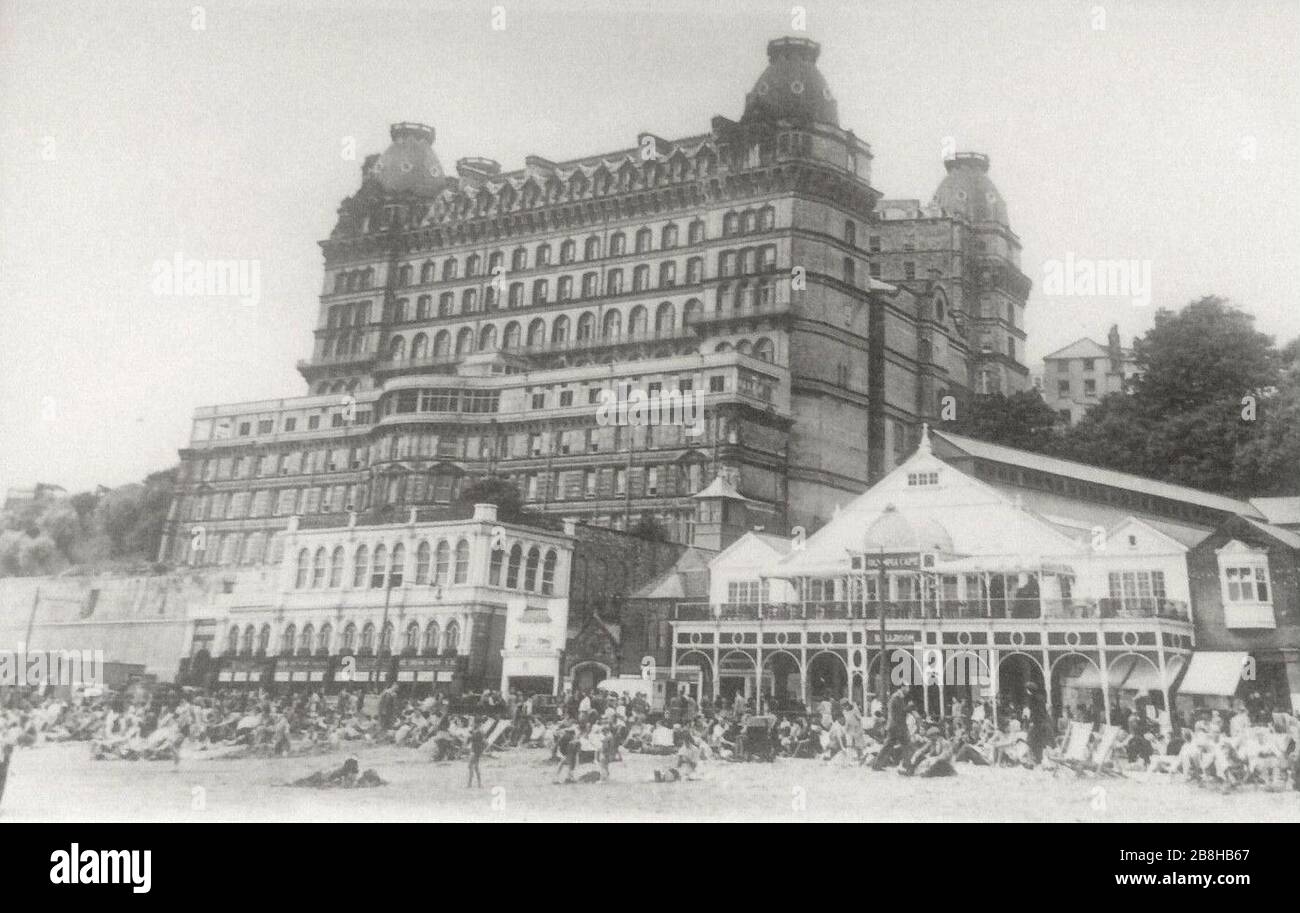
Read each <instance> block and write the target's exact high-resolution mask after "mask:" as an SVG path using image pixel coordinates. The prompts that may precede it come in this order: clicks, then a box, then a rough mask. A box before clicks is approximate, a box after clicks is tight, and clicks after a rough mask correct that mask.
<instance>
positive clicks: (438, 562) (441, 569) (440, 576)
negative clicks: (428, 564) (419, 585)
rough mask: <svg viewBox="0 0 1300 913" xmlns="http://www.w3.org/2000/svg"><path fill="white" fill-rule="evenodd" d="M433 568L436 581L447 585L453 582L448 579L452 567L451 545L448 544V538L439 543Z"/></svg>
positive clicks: (434, 580)
mask: <svg viewBox="0 0 1300 913" xmlns="http://www.w3.org/2000/svg"><path fill="white" fill-rule="evenodd" d="M433 568H434V571H433V582H434V583H438V584H442V585H443V586H446V585H447V584H448V583H450V582H451V581H449V580H448V579H447V574H448V572H449V570H450V568H451V546H450V545H448V544H447V540H446V539H443V540H442V541H441V542H439V543H438V548H437V549H436V550H435V552H434V562H433Z"/></svg>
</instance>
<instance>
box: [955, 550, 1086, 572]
mask: <svg viewBox="0 0 1300 913" xmlns="http://www.w3.org/2000/svg"><path fill="white" fill-rule="evenodd" d="M932 570H934V571H935V572H936V573H939V574H978V573H987V574H1038V573H1043V574H1056V575H1058V576H1061V577H1074V576H1076V575H1075V573H1074V568H1072V567H1070V566H1069V565H1068V564H1060V563H1058V562H1054V561H1048V560H1044V559H1042V558H1018V557H1016V556H1014V555H989V556H987V557H986V556H983V555H976V556H973V557H969V558H954V559H952V560H951V561H940V562H938V563H937V564H935V566H934V567H933V568H932Z"/></svg>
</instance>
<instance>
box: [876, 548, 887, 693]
mask: <svg viewBox="0 0 1300 913" xmlns="http://www.w3.org/2000/svg"><path fill="white" fill-rule="evenodd" d="M876 605H877V607H878V608H877V611H878V612H879V613H880V703H881V705H882V706H883V705H884V704H885V703H886V700H887V695H888V694H889V672H888V671H887V670H886V669H885V547H884V546H883V545H882V546H880V561H879V563H878V564H877V565H876Z"/></svg>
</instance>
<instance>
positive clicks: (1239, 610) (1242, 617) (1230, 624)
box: [1223, 602, 1277, 630]
mask: <svg viewBox="0 0 1300 913" xmlns="http://www.w3.org/2000/svg"><path fill="white" fill-rule="evenodd" d="M1223 626H1224V627H1225V628H1254V629H1256V630H1272V629H1274V628H1276V627H1277V617H1276V616H1275V615H1274V614H1273V604H1272V603H1271V602H1247V603H1227V604H1225V605H1224V607H1223Z"/></svg>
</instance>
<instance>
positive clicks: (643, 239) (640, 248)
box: [636, 228, 651, 254]
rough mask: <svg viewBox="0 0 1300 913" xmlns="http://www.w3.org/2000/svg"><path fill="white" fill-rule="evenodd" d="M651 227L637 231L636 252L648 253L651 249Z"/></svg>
mask: <svg viewBox="0 0 1300 913" xmlns="http://www.w3.org/2000/svg"><path fill="white" fill-rule="evenodd" d="M650 238H651V233H650V229H648V228H642V229H641V230H640V231H638V232H637V233H636V252H637V253H638V254H644V253H647V252H648V251H649V250H650Z"/></svg>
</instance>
